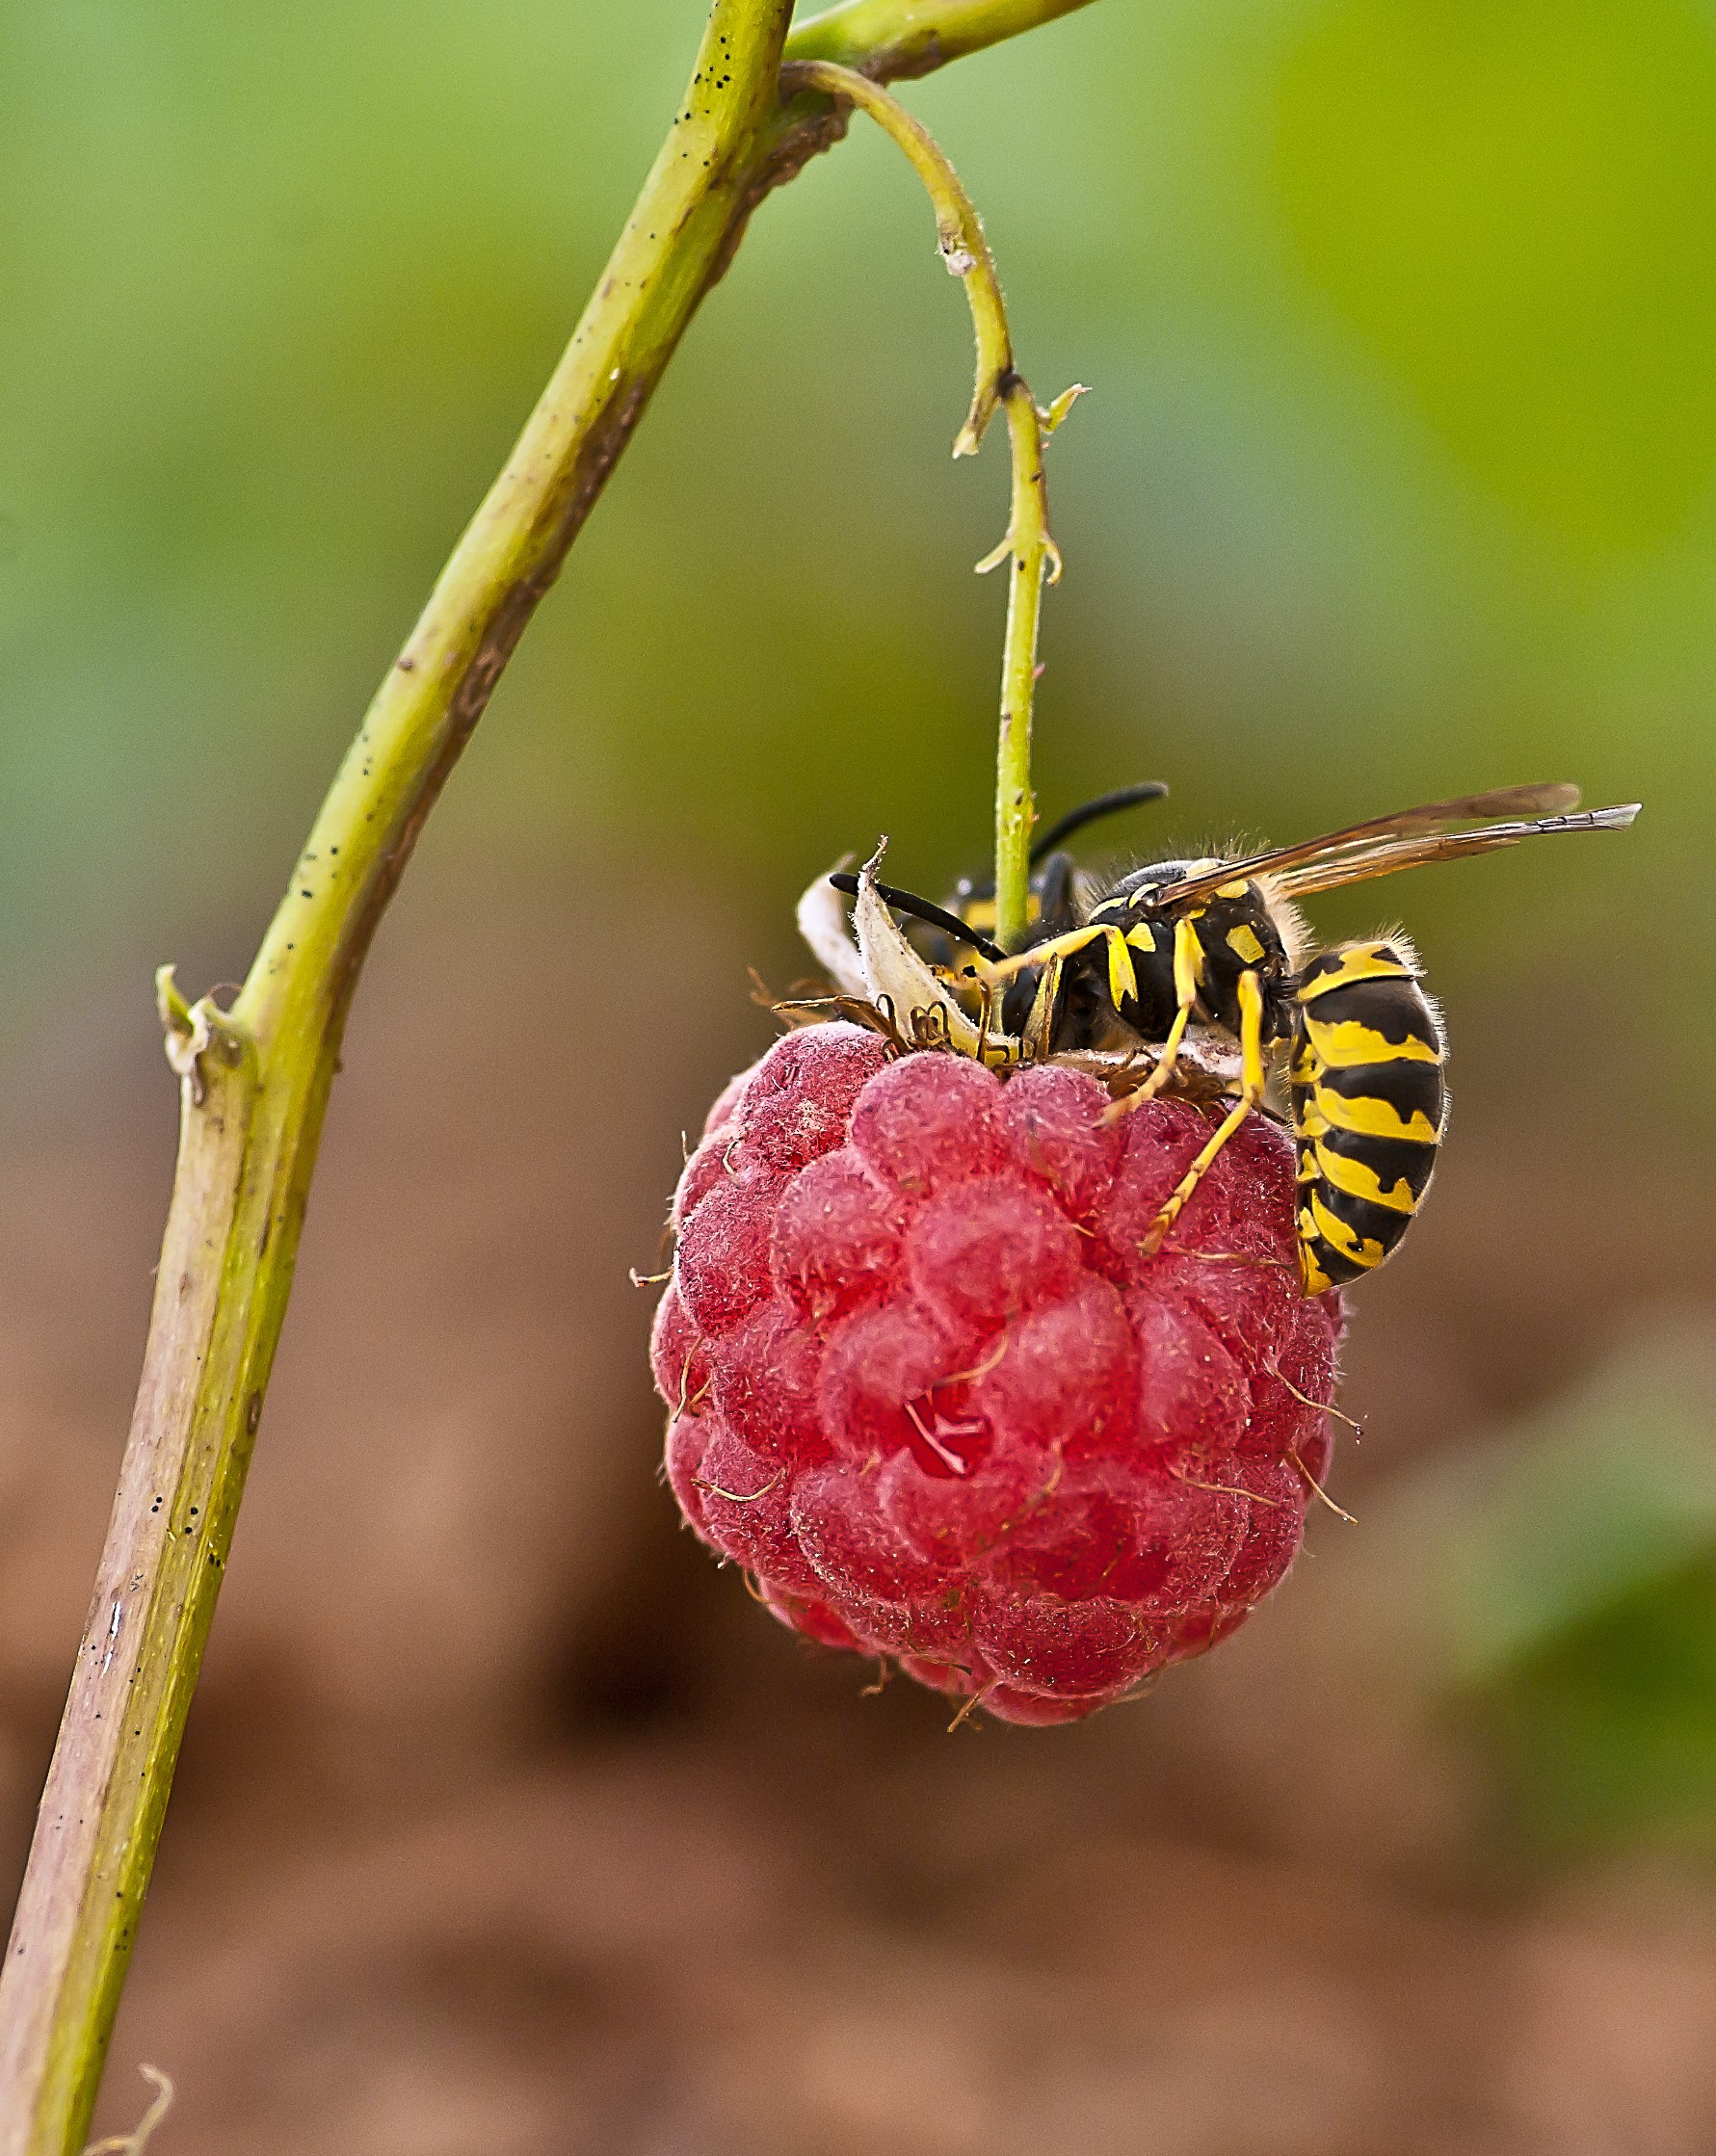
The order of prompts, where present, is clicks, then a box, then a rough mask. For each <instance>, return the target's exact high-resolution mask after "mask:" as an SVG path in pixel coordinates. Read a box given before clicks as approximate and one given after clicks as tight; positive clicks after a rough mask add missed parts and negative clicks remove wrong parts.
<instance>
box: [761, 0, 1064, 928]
mask: <svg viewBox="0 0 1716 2156" xmlns="http://www.w3.org/2000/svg"><path fill="white" fill-rule="evenodd" d="M842 12H846V13H850V11H842ZM974 12H975V11H974ZM780 87H781V90H782V91H783V92H785V93H786V94H787V95H788V96H792V95H796V94H798V93H799V92H805V91H814V92H821V93H822V94H823V95H824V96H829V97H837V98H839V99H840V100H841V101H842V102H843V103H846V104H849V105H857V106H858V107H859V109H860V110H862V111H863V112H866V113H868V114H869V116H870V118H872V119H874V120H875V121H876V122H877V124H878V125H879V126H880V127H882V128H884V129H885V131H886V132H887V134H888V135H890V136H891V137H892V139H893V140H894V142H895V143H897V144H898V145H899V146H900V148H901V149H902V150H904V151H905V153H906V155H907V157H908V158H910V160H911V166H912V169H913V171H915V172H916V173H917V176H918V178H919V179H920V180H922V182H923V185H924V191H925V193H926V194H927V195H928V196H929V197H930V200H931V202H932V204H933V205H934V207H935V211H936V236H937V243H938V244H939V246H940V249H941V258H942V260H943V261H944V262H945V263H946V264H947V267H948V269H949V271H950V272H951V273H952V274H953V275H954V276H957V277H959V278H960V280H961V281H962V283H963V284H964V288H965V298H966V301H967V302H968V303H969V305H970V308H971V326H972V329H974V330H975V332H976V335H977V381H976V386H975V387H974V388H973V390H972V393H971V409H970V411H969V412H968V413H967V414H966V417H965V424H964V426H963V427H962V428H961V429H960V433H959V436H958V439H957V440H956V441H955V442H954V445H953V453H954V455H955V456H956V457H971V456H974V455H975V454H976V452H977V450H978V447H979V445H980V444H981V443H982V440H983V437H984V434H985V432H986V430H987V429H988V426H989V423H990V420H991V419H992V418H993V417H994V414H995V410H996V408H997V407H1000V408H1004V409H1005V410H1006V413H1007V432H1008V440H1009V444H1010V446H1011V448H1012V452H1013V496H1012V513H1011V515H1010V517H1009V520H1008V526H1007V537H1006V538H1005V539H1003V540H1002V541H1001V544H1000V545H999V546H998V547H997V548H996V549H995V551H994V552H993V553H992V554H990V555H989V556H988V557H986V559H985V560H983V561H981V562H979V563H978V565H977V567H978V572H979V574H984V573H987V572H988V571H989V570H990V569H992V568H997V567H999V566H1000V565H1001V564H1002V563H1003V562H1009V561H1010V562H1011V564H1012V573H1011V575H1010V576H1009V579H1008V586H1007V635H1006V643H1005V646H1004V650H1003V656H1002V664H1001V725H1000V738H999V747H998V749H997V753H996V765H995V940H996V942H997V943H999V945H1000V946H1001V948H1002V950H1004V951H1016V950H1017V949H1018V947H1019V945H1020V944H1021V943H1022V942H1023V941H1024V938H1025V933H1026V929H1027V926H1028V918H1029V916H1028V910H1027V909H1028V907H1029V902H1030V884H1031V826H1032V824H1033V822H1034V821H1035V820H1036V807H1035V803H1034V802H1033V801H1032V798H1031V713H1032V706H1033V703H1034V700H1035V696H1036V689H1037V641H1038V628H1039V623H1040V620H1041V617H1042V611H1043V585H1044V583H1049V584H1052V583H1054V582H1056V581H1057V580H1058V579H1059V577H1060V573H1061V557H1060V552H1059V550H1058V549H1057V547H1056V545H1055V542H1054V540H1053V539H1051V538H1050V537H1049V530H1048V489H1047V486H1046V484H1045V482H1044V479H1043V437H1044V435H1045V434H1049V433H1051V432H1052V431H1053V429H1054V428H1055V427H1056V426H1058V425H1059V424H1060V421H1061V420H1062V419H1063V418H1064V417H1065V416H1066V413H1067V411H1068V410H1069V408H1070V407H1071V404H1072V400H1073V399H1074V398H1075V397H1076V396H1078V395H1079V391H1078V390H1077V389H1069V390H1068V391H1067V393H1066V395H1065V396H1063V397H1060V398H1058V399H1057V400H1056V402H1055V404H1054V405H1053V406H1052V407H1051V408H1050V409H1049V410H1048V411H1039V409H1038V408H1037V405H1036V403H1035V401H1034V400H1033V398H1032V396H1031V392H1030V390H1029V389H1028V388H1027V387H1026V385H1025V381H1024V379H1023V377H1022V376H1021V375H1020V374H1019V372H1018V370H1017V368H1016V366H1015V365H1014V363H1013V334H1012V331H1011V330H1010V329H1009V328H1008V325H1007V303H1006V302H1005V300H1004V299H1003V298H1002V296H1001V280H1000V277H999V276H997V275H996V271H995V258H994V256H993V255H992V254H991V253H990V245H989V241H988V240H987V239H986V238H985V236H984V230H983V221H982V219H981V218H980V217H979V216H978V214H977V211H976V208H975V206H974V205H973V203H972V200H971V197H969V196H968V195H967V194H966V193H965V190H964V187H963V186H962V185H961V183H960V176H959V174H958V173H957V172H956V171H954V169H953V166H952V164H951V163H950V162H949V160H948V157H947V153H946V152H945V151H944V150H943V149H942V147H941V145H939V144H938V143H937V141H936V139H935V137H934V136H933V135H932V134H931V133H930V131H929V129H928V128H927V127H925V126H924V124H923V122H922V121H921V120H919V119H916V118H913V117H912V115H911V113H909V112H908V111H907V110H906V108H905V106H904V105H902V104H901V103H900V101H899V99H898V98H897V97H893V96H890V95H889V93H888V92H886V91H885V90H884V89H882V88H881V86H880V85H879V84H877V83H874V82H872V81H870V80H869V78H868V77H867V76H864V75H861V74H858V73H857V72H856V71H855V70H854V69H852V68H850V67H842V66H836V65H835V64H834V63H833V62H832V61H827V60H814V61H794V62H791V63H790V64H789V65H788V66H784V67H782V69H781V70H780Z"/></svg>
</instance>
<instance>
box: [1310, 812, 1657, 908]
mask: <svg viewBox="0 0 1716 2156" xmlns="http://www.w3.org/2000/svg"><path fill="white" fill-rule="evenodd" d="M1638 812H1639V804H1638V802H1626V803H1625V804H1624V805H1623V806H1621V807H1618V808H1592V809H1587V810H1585V811H1584V812H1583V813H1582V814H1579V815H1575V816H1545V817H1543V818H1540V819H1538V820H1536V821H1534V822H1531V823H1524V824H1492V825H1491V826H1490V828H1488V829H1487V830H1480V831H1442V832H1440V833H1439V834H1434V833H1433V834H1432V835H1430V836H1428V837H1425V838H1404V839H1394V840H1391V841H1387V842H1386V843H1384V844H1381V845H1377V846H1367V847H1360V848H1356V849H1355V850H1354V851H1353V852H1351V853H1349V854H1345V855H1341V856H1340V858H1338V859H1336V860H1325V861H1310V862H1307V864H1306V865H1305V866H1304V867H1302V868H1297V869H1287V870H1285V871H1283V872H1282V873H1281V874H1280V876H1279V877H1278V878H1277V879H1276V887H1277V888H1278V889H1279V890H1280V892H1281V894H1282V895H1283V897H1286V898H1308V897H1309V896H1310V895H1311V893H1312V892H1315V891H1333V890H1335V889H1337V888H1339V887H1340V886H1341V885H1342V884H1346V883H1362V882H1364V881H1367V880H1368V879H1369V878H1370V877H1373V876H1397V875H1398V874H1399V873H1400V871H1401V870H1402V869H1404V868H1425V867H1428V866H1429V864H1430V863H1431V862H1432V861H1452V860H1458V859H1460V858H1461V857H1462V856H1463V855H1467V854H1489V853H1492V852H1493V851H1494V850H1495V849H1496V848H1498V847H1502V846H1518V843H1519V841H1520V840H1521V839H1522V838H1544V837H1550V836H1552V835H1553V834H1554V833H1555V832H1557V831H1624V829H1625V828H1626V827H1627V826H1628V824H1630V823H1631V822H1632V820H1633V818H1634V817H1635V816H1637V814H1638Z"/></svg>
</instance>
